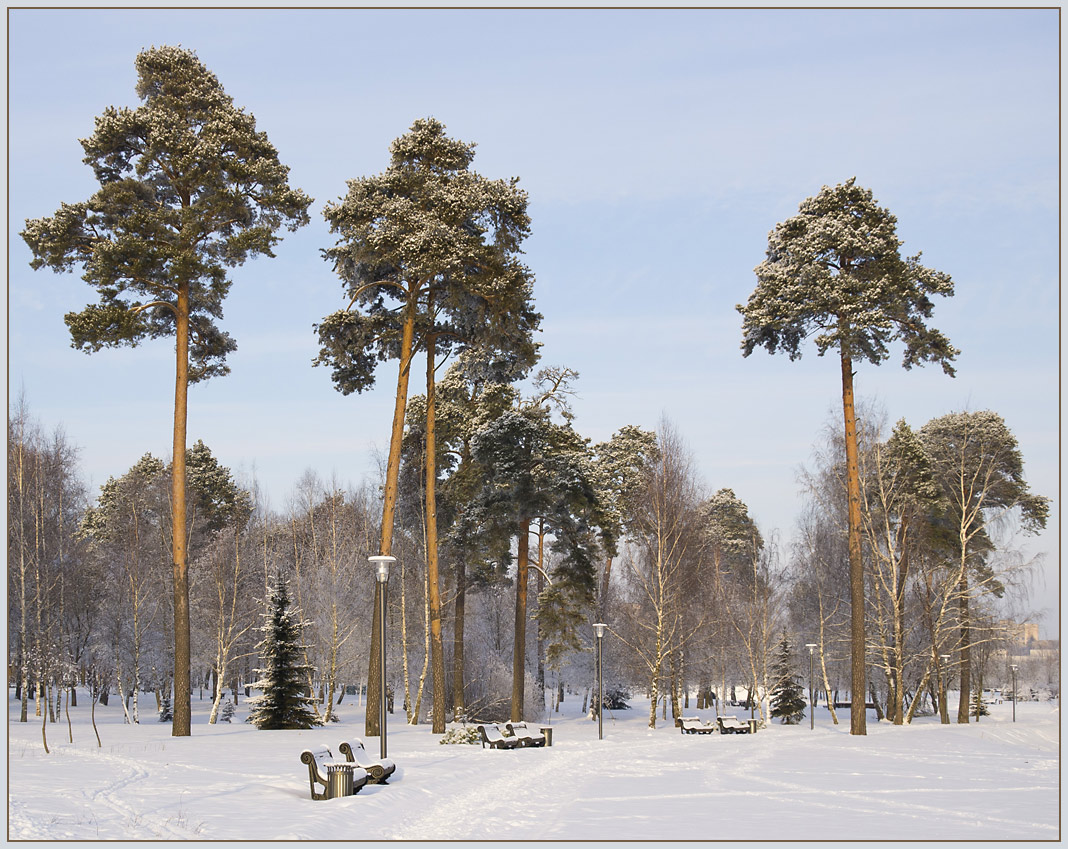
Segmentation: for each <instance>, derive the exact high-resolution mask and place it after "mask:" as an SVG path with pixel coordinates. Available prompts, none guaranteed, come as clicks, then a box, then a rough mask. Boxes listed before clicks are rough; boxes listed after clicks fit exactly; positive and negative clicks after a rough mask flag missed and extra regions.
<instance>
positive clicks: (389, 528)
mask: <svg viewBox="0 0 1068 849" xmlns="http://www.w3.org/2000/svg"><path fill="white" fill-rule="evenodd" d="M415 308H416V300H415V293H411V294H410V295H409V297H408V302H407V304H406V305H405V308H404V327H403V329H402V331H401V350H400V360H399V361H398V362H399V364H398V367H397V397H396V401H395V402H394V405H393V429H392V431H391V433H390V438H389V456H388V458H387V460H386V485H385V497H384V499H383V503H382V531H381V539H380V542H379V545H378V553H379V554H381V555H388V554H389V553H390V552H391V551H392V550H393V516H394V513H395V512H396V508H397V478H398V476H399V472H400V455H401V441H402V439H403V438H404V411H405V408H406V407H407V405H408V376H409V374H410V373H411V359H412V341H413V339H414V336H415ZM381 594H382V584H380V583H379V582H378V581H375V598H374V615H373V617H372V620H371V650H370V654H369V657H368V662H367V710H366V712H365V714H366V718H365V719H364V734H365V735H366V736H367V737H377V736H379V734H380V733H381V732H380V729H379V727H378V709H379V690H380V689H381V687H382V677H381V675H380V674H379V670H378V657H379V652H380V651H381V645H382V626H383V624H384V623H383V622H382V617H381V615H380V613H379V606H380V604H381V601H380V600H381V598H382V595H381Z"/></svg>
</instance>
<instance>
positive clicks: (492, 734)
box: [478, 725, 519, 749]
mask: <svg viewBox="0 0 1068 849" xmlns="http://www.w3.org/2000/svg"><path fill="white" fill-rule="evenodd" d="M478 736H479V737H481V738H482V748H483V749H485V748H486V746H489V747H490V748H491V749H514V748H516V747H517V746H518V745H519V738H518V737H505V736H504V735H503V734H502V733H501V729H500V728H498V727H497V726H496V725H479V726H478Z"/></svg>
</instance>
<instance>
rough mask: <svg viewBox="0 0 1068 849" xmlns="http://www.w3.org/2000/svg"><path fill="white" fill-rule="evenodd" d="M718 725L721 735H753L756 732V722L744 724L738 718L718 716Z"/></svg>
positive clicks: (751, 721) (749, 721)
mask: <svg viewBox="0 0 1068 849" xmlns="http://www.w3.org/2000/svg"><path fill="white" fill-rule="evenodd" d="M716 724H717V725H719V732H720V734H752V733H753V732H754V731H755V730H756V728H755V726H756V722H755V721H754V720H751V719H750V720H748V721H746V722H743V721H742V720H740V719H739V718H738V717H736V716H717V717H716Z"/></svg>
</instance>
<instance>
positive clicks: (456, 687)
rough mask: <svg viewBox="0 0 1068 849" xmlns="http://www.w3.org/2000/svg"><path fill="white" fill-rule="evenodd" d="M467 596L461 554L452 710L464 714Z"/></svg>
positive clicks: (454, 625)
mask: <svg viewBox="0 0 1068 849" xmlns="http://www.w3.org/2000/svg"><path fill="white" fill-rule="evenodd" d="M466 597H467V567H466V564H465V563H464V558H463V556H462V555H461V556H460V558H459V559H458V562H457V564H456V600H455V601H454V602H453V612H452V712H453V716H457V717H458V716H461V715H462V714H464V713H465V712H466V711H465V708H464V607H465V601H466Z"/></svg>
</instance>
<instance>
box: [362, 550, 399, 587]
mask: <svg viewBox="0 0 1068 849" xmlns="http://www.w3.org/2000/svg"><path fill="white" fill-rule="evenodd" d="M367 559H368V560H370V561H371V565H372V566H374V569H375V577H376V578H378V582H379V583H381V584H384V583H386V582H387V581H389V566H390V564H391V563H394V562H395V561H396V559H397V558H396V557H393V556H392V555H390V554H376V555H375V556H374V557H368V558H367Z"/></svg>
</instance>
